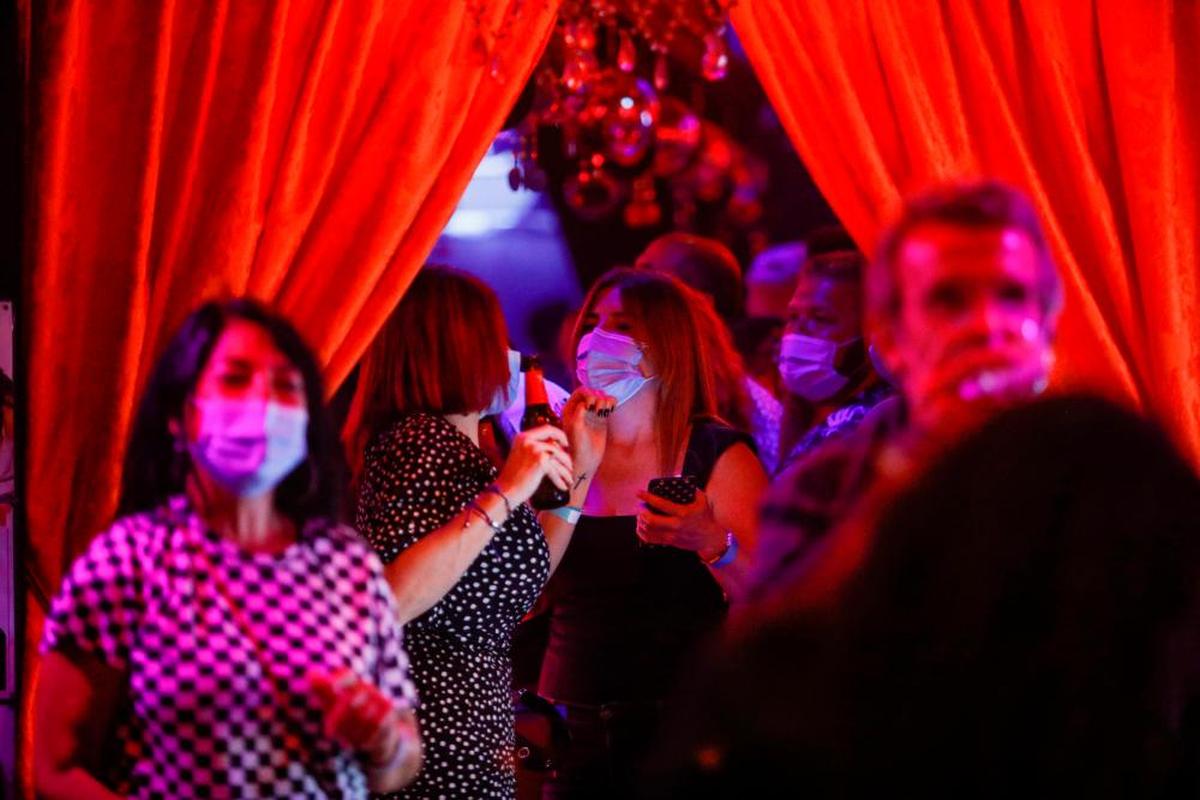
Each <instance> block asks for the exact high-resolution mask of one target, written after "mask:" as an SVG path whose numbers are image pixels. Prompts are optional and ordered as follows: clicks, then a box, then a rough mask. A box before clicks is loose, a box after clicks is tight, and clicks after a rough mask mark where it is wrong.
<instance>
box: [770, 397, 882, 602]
mask: <svg viewBox="0 0 1200 800" xmlns="http://www.w3.org/2000/svg"><path fill="white" fill-rule="evenodd" d="M904 422H905V412H904V405H903V403H902V402H901V400H900V398H899V397H898V396H895V395H893V396H892V398H891V399H890V400H886V401H884V402H881V403H879V404H878V405H877V406H875V407H874V409H872V410H871V412H870V413H867V414H864V416H863V417H862V419H861V420H860V424H859V425H858V426H857V427H856V428H855V429H854V430H852V431H850V432H848V433H847V434H846V435H845V436H841V437H839V438H835V439H833V440H830V441H826V442H824V443H823V444H821V445H819V446H817V447H816V448H815V449H813V450H812V451H811V452H809V453H807V454H805V455H804V456H803V457H802V458H800V460H798V461H797V462H795V463H794V464H792V465H791V466H790V467H788V468H787V469H785V470H784V471H783V472H781V473H780V474H779V475H777V476H776V477H775V479H774V480H773V481H772V482H771V486H770V488H769V489H768V490H767V494H766V496H765V497H764V498H763V503H762V506H761V507H760V511H759V531H758V542H757V552H756V554H755V562H754V565H753V567H752V568H751V576H750V585H751V589H750V591H749V593H748V594H749V599H750V601H751V602H761V601H762V600H764V599H765V598H767V597H771V596H777V595H778V594H779V593H781V592H783V591H785V590H786V589H788V588H789V587H791V586H793V585H794V584H795V583H796V581H797V580H799V579H801V577H802V575H803V573H804V571H805V569H806V568H807V566H808V557H809V555H810V554H811V553H812V552H813V550H814V547H815V545H816V544H817V543H818V542H820V541H821V540H823V539H824V538H825V535H826V534H827V533H829V531H830V530H831V529H832V528H833V527H835V526H836V525H837V524H838V523H839V522H841V521H842V520H844V519H845V518H846V517H847V515H848V514H849V513H850V512H851V510H852V509H853V507H854V505H855V504H856V503H857V502H858V500H859V499H861V497H862V496H863V494H864V493H865V492H866V490H867V488H868V487H869V486H870V485H871V482H872V481H873V480H874V478H875V474H876V472H875V470H876V458H877V456H878V455H879V453H880V451H881V449H882V448H883V446H884V445H885V444H886V443H887V442H888V441H889V440H890V438H891V437H892V436H894V435H896V433H897V432H898V431H899V430H900V429H901V428H902V426H903V425H904Z"/></svg>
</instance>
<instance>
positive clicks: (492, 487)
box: [483, 481, 513, 517]
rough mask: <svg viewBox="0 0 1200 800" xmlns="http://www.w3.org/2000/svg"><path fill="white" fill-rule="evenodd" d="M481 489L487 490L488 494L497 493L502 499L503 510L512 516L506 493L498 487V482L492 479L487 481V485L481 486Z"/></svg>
mask: <svg viewBox="0 0 1200 800" xmlns="http://www.w3.org/2000/svg"><path fill="white" fill-rule="evenodd" d="M483 490H484V491H485V492H488V493H489V494H495V495H499V496H500V499H501V500H503V501H504V510H505V512H507V513H508V516H510V517H511V516H512V513H513V508H512V503H510V502H509V500H508V495H506V494H505V493H504V492H503V491H502V490H501V489H500V484H498V483H496V482H494V481H493V482H492V483H489V484H488V485H487V486H485V487H483Z"/></svg>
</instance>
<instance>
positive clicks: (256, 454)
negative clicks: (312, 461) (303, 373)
mask: <svg viewBox="0 0 1200 800" xmlns="http://www.w3.org/2000/svg"><path fill="white" fill-rule="evenodd" d="M192 403H193V405H194V406H195V408H196V413H197V414H198V415H199V429H198V431H197V433H196V439H195V441H193V442H190V443H189V445H188V449H189V451H190V452H191V455H192V460H193V461H194V462H195V464H196V466H197V467H199V468H200V469H201V470H203V471H204V472H205V473H206V474H207V475H209V476H210V477H211V478H212V479H213V480H214V481H216V482H217V483H218V484H220V485H221V486H222V487H224V488H225V489H226V490H227V491H229V492H231V493H233V494H235V495H237V496H238V497H255V496H258V495H261V494H263V493H265V492H268V491H270V490H272V489H274V488H275V487H276V486H278V485H279V483H280V482H281V481H282V480H283V479H284V478H286V477H287V476H288V473H290V472H291V471H292V470H294V469H295V468H296V467H297V466H299V465H300V462H302V461H304V457H305V456H306V455H307V454H308V438H307V435H308V410H307V409H305V408H300V407H295V406H285V405H281V404H280V403H275V402H271V401H266V400H226V399H223V398H211V397H209V398H195V399H194V400H193V401H192Z"/></svg>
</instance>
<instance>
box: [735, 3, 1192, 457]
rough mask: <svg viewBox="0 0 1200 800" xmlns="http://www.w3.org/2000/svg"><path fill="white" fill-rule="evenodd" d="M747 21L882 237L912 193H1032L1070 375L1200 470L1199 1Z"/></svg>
mask: <svg viewBox="0 0 1200 800" xmlns="http://www.w3.org/2000/svg"><path fill="white" fill-rule="evenodd" d="M732 18H733V24H734V27H735V29H736V31H737V33H738V36H739V38H740V40H741V42H742V45H743V47H744V48H745V51H746V53H747V55H748V57H749V59H750V61H751V63H752V64H753V66H754V68H755V70H756V72H757V74H758V76H759V78H760V80H761V81H762V83H763V86H764V87H765V89H766V92H767V95H768V96H769V98H770V100H771V102H772V104H773V105H774V107H775V109H776V111H777V112H778V114H779V117H780V119H781V121H782V123H783V125H784V127H785V128H786V130H787V131H788V133H789V135H790V137H791V139H792V141H793V143H794V144H795V146H796V148H797V150H798V152H799V153H800V156H801V158H802V159H803V160H804V162H805V164H806V165H807V166H808V169H809V171H810V173H811V174H812V176H813V178H814V179H815V181H816V183H817V185H818V186H819V187H820V189H821V191H822V192H823V193H824V195H825V197H826V198H827V199H828V201H829V203H830V205H831V206H832V208H833V209H834V210H835V211H836V212H837V214H838V215H839V217H840V218H841V219H842V220H843V222H844V223H845V224H846V226H847V227H848V228H849V229H850V231H851V233H853V234H854V236H855V237H856V238H857V239H858V240H859V242H860V243H862V244H863V245H864V246H866V247H868V248H871V247H873V246H874V245H875V243H876V241H877V239H878V236H879V233H880V231H881V229H882V227H883V226H884V225H885V224H886V223H887V222H888V220H889V219H890V218H892V217H893V215H894V214H895V213H896V212H897V211H898V208H899V203H900V200H901V198H902V197H903V196H905V195H906V194H909V193H911V192H913V191H916V190H919V189H921V188H924V187H927V186H930V185H932V184H934V183H937V182H941V181H945V180H951V179H955V178H960V177H985V176H986V177H995V178H1000V179H1003V180H1005V181H1008V182H1010V183H1012V184H1014V185H1016V186H1018V187H1020V188H1021V189H1023V190H1024V191H1025V192H1026V193H1027V194H1028V195H1029V196H1030V197H1031V198H1032V199H1033V201H1034V203H1035V204H1036V206H1037V207H1038V209H1039V210H1040V212H1041V214H1042V217H1043V220H1044V221H1045V224H1046V227H1047V230H1048V233H1049V237H1050V241H1051V245H1052V247H1053V250H1054V253H1055V256H1056V260H1057V262H1058V264H1059V266H1060V268H1061V269H1062V272H1063V277H1064V283H1065V285H1066V302H1067V305H1066V309H1065V311H1064V315H1063V320H1062V323H1061V327H1060V330H1059V337H1058V348H1057V350H1058V365H1057V368H1056V372H1055V378H1056V383H1057V384H1058V385H1059V386H1063V387H1081V386H1087V387H1091V388H1097V389H1100V390H1101V391H1104V392H1105V393H1107V394H1109V395H1112V396H1116V397H1118V398H1123V399H1125V400H1127V401H1130V402H1132V403H1134V404H1136V405H1138V406H1139V407H1141V408H1143V409H1144V410H1145V411H1147V412H1148V413H1150V414H1151V415H1152V416H1154V417H1155V418H1156V419H1157V420H1159V421H1160V422H1161V423H1162V424H1163V425H1164V426H1165V427H1166V428H1167V429H1168V430H1169V431H1170V432H1171V433H1172V434H1173V436H1174V437H1175V439H1176V441H1177V442H1179V444H1180V445H1181V446H1182V447H1183V448H1184V449H1185V450H1186V451H1188V452H1189V453H1190V455H1191V457H1192V459H1193V461H1194V462H1197V463H1200V301H1198V300H1197V291H1198V289H1200V256H1198V253H1197V246H1198V245H1200V242H1198V236H1200V216H1198V213H1197V212H1198V208H1197V187H1198V184H1200V157H1198V153H1197V151H1198V150H1200V83H1198V82H1197V81H1196V76H1197V75H1200V3H1194V2H1173V0H1140V1H1139V2H1136V3H1129V2H1123V0H1061V2H1042V0H1023V1H1021V0H1012V1H1011V2H958V0H747V2H742V3H739V4H738V5H737V6H735V8H734V10H733V14H732Z"/></svg>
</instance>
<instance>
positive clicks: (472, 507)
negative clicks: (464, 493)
mask: <svg viewBox="0 0 1200 800" xmlns="http://www.w3.org/2000/svg"><path fill="white" fill-rule="evenodd" d="M472 511H474V512H475V513H477V514H479V516H481V517H483V521H484V522H486V523H487V526H488V527H489V528H491V529H492V532H493V533H499V532H500V531H502V530H503V529H504V526H503V525H501V524H500V523H498V522H496V520H494V519H492V517H491V515H490V514H488V513H487V512H486V511H484V510H483V506H481V505H479V503H476V502H475V501H474V500H472V501H471V502H469V503H467V518H468V519H469V518H470V516H471V512H472ZM464 527H465V526H464Z"/></svg>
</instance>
